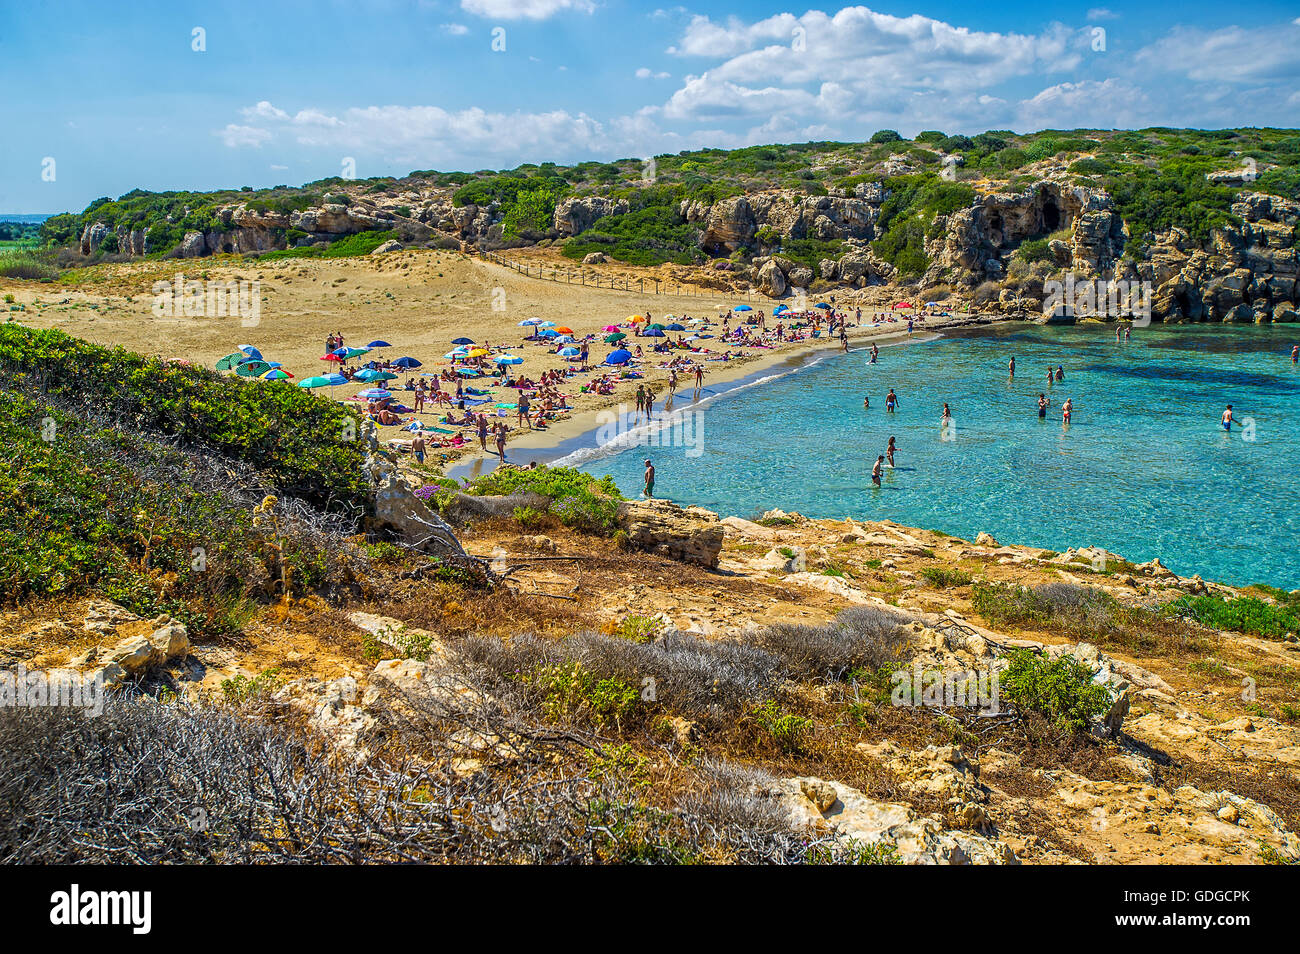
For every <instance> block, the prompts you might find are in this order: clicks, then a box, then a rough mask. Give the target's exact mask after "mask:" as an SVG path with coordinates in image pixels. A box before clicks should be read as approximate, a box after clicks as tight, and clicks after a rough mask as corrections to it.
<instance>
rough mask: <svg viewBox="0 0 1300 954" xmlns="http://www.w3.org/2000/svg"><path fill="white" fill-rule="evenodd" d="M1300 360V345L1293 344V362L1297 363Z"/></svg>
mask: <svg viewBox="0 0 1300 954" xmlns="http://www.w3.org/2000/svg"><path fill="white" fill-rule="evenodd" d="M1297 361H1300V345H1293V346H1292V348H1291V363H1292V364H1295V363H1296V362H1297Z"/></svg>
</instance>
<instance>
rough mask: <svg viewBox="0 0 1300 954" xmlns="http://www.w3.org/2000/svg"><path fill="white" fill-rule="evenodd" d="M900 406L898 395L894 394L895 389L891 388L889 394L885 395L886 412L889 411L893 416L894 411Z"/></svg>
mask: <svg viewBox="0 0 1300 954" xmlns="http://www.w3.org/2000/svg"><path fill="white" fill-rule="evenodd" d="M898 406H899V404H898V395H897V394H895V393H894V389H893V388H890V389H889V393H888V394H886V395H885V410H886V411H888V412H889V413H890V414H893V413H894V410H895V409H896V408H897V407H898Z"/></svg>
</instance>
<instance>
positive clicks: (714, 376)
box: [444, 315, 1021, 480]
mask: <svg viewBox="0 0 1300 954" xmlns="http://www.w3.org/2000/svg"><path fill="white" fill-rule="evenodd" d="M1020 321H1021V319H1016V318H1007V317H1004V316H1001V315H998V316H989V317H987V318H985V317H984V316H978V315H967V316H963V317H962V318H960V319H957V320H951V321H945V322H942V323H935V324H927V325H926V326H925V327H923V328H918V329H915V330H914V331H913V332H912V334H911V335H910V336H909V334H908V332H907V329H906V327H903V328H896V327H880V328H868V329H865V332H864V333H858V334H850V335H849V344H850V352H851V351H854V350H857V346H858V345H861V344H862V343H864V342H874V343H877V344H883V345H885V346H889V345H892V344H895V343H899V342H902V341H906V340H908V339H909V337H910V338H913V339H915V338H917V337H918V336H922V335H927V334H935V333H942V332H944V331H947V330H951V329H953V328H973V327H979V328H989V327H996V326H998V325H1004V324H1013V323H1018V322H1020ZM856 330H858V329H855V331H856ZM841 353H846V352H841V351H840V350H839V340H838V339H835V338H824V339H816V340H807V341H801V342H796V343H795V344H794V345H792V346H788V347H785V348H780V349H773V351H772V352H771V353H769V354H764V355H745V356H743V357H740V358H733V359H732V360H731V361H729V362H727V363H726V366H725V367H724V368H722V369H719V370H716V371H713V372H711V373H710V375H709V376H708V377H706V379H705V381H706V384H707V383H712V384H713V385H715V387H706V388H704V390H703V392H702V395H703V396H702V397H701V398H700V399H699V400H693V399H691V397H690V396H691V395H692V394H693V392H694V388H693V387H692V386H687V387H684V388H678V390H677V391H675V392H673V395H672V396H673V397H674V398H680V397H681V396H683V395H685V396H686V398H687V400H686V402H685V403H684V404H681V405H680V406H676V407H673V408H672V409H667V408H664V409H663V410H662V411H661V413H663V414H664V415H665V419H664V424H665V425H667V426H671V418H670V417H668V415H674V414H677V413H679V412H681V411H684V410H687V409H689V408H691V407H694V406H697V405H698V404H700V403H702V402H707V401H712V400H715V399H717V398H719V397H722V396H724V395H726V394H730V393H732V392H734V391H737V390H741V389H743V388H746V387H751V386H753V385H754V384H757V383H759V382H760V381H761V380H770V379H772V378H774V377H783V376H784V375H785V374H789V373H792V372H794V371H798V370H801V369H803V368H805V367H808V366H810V365H812V364H816V363H818V362H819V361H821V360H824V359H825V358H827V357H829V356H831V355H833V354H841ZM599 367H603V366H602V365H593V368H599ZM650 370H656V371H657V370H659V369H657V368H655V369H650ZM643 380H647V381H648V380H649V374H648V373H647V377H646V378H645V379H643ZM668 396H669V395H668V394H667V393H665V394H663V395H662V398H663V399H664V400H666V399H667V398H668ZM607 397H608V398H609V399H608V400H605V401H602V402H599V403H597V404H593V405H592V406H589V407H586V408H584V409H582V410H581V411H577V412H575V413H574V414H572V415H571V416H570V417H567V418H565V419H563V420H561V421H557V422H554V423H552V424H550V425H549V426H548V427H547V428H546V430H545V431H531V432H529V431H525V432H524V435H523V436H521V437H518V438H515V439H513V440H510V441H509V442H508V443H507V444H506V461H505V462H506V463H507V464H514V465H518V464H519V463H520V462H519V461H518V460H512V459H511V458H512V456H514V455H512V453H511V452H512V450H514V451H530V452H531V454H528V455H526V456H527V460H526V461H524V462H523V463H524V465H525V466H526V465H527V464H528V463H531V462H533V461H536V462H537V463H538V464H553V463H554V462H556V461H559V460H562V459H564V458H567V457H569V456H571V455H572V454H574V453H575V452H578V451H581V450H584V449H586V447H587V446H588V445H587V443H586V438H587V437H589V436H590V435H592V434H594V433H595V432H596V431H597V430H599V429H601V428H602V427H605V426H608V425H609V424H610V423H612V421H610V420H609V414H610V412H611V409H613V408H619V407H622V408H624V410H625V411H626V408H627V401H626V400H620V399H621V398H625V395H619V394H613V395H608V396H607ZM662 403H663V402H662V401H661V402H660V404H661V406H662ZM674 403H676V402H674ZM627 416H628V415H626V413H624V414H622V415H620V418H619V421H620V432H621V433H625V431H624V430H623V425H624V423H625V418H626V417H627ZM629 446H630V445H629ZM593 449H596V448H593ZM500 463H501V462H500V461H499V460H498V459H497V457H496V455H495V454H493V453H491V452H490V451H489V452H486V453H485V452H484V451H482V450H481V449H480V448H478V447H475V448H474V449H473V451H472V452H469V453H466V454H464V455H462V456H461V457H458V458H456V459H454V460H451V461H448V462H447V466H446V467H445V469H444V473H445V474H446V476H448V477H452V478H455V479H457V480H460V479H462V478H470V479H472V478H475V477H480V476H483V475H484V474H488V473H491V472H492V471H493V470H495V469H496V467H497V466H499V464H500Z"/></svg>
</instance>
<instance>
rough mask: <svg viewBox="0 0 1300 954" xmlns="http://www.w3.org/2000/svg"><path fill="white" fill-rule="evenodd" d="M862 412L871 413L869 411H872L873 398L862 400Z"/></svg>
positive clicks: (868, 397)
mask: <svg viewBox="0 0 1300 954" xmlns="http://www.w3.org/2000/svg"><path fill="white" fill-rule="evenodd" d="M862 410H864V411H869V410H871V397H870V396H867V397H864V398H863V399H862Z"/></svg>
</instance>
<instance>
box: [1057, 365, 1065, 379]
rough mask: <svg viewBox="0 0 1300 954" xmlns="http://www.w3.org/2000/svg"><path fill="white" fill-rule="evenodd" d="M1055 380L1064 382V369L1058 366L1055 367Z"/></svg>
mask: <svg viewBox="0 0 1300 954" xmlns="http://www.w3.org/2000/svg"><path fill="white" fill-rule="evenodd" d="M1056 380H1058V381H1064V380H1065V368H1063V367H1061V366H1060V365H1059V364H1058V365H1057V366H1056Z"/></svg>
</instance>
